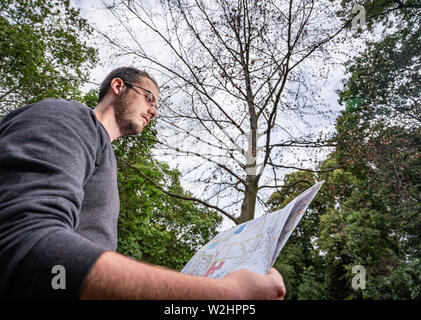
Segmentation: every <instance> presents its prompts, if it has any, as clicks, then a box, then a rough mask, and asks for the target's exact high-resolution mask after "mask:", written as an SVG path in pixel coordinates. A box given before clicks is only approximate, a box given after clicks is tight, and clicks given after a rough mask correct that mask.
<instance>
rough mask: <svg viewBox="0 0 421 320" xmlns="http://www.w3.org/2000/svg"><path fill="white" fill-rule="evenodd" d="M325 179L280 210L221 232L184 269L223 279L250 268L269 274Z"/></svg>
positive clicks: (188, 272) (197, 274)
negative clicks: (237, 271)
mask: <svg viewBox="0 0 421 320" xmlns="http://www.w3.org/2000/svg"><path fill="white" fill-rule="evenodd" d="M323 182H324V181H321V182H319V183H317V184H315V185H314V186H312V187H311V188H309V189H307V190H306V191H304V192H303V193H301V194H300V195H299V196H298V197H296V198H295V199H294V200H292V201H291V202H290V203H288V205H287V206H285V207H284V208H282V209H280V210H277V211H274V212H271V213H268V214H265V215H263V216H261V217H259V218H256V219H253V220H250V221H247V222H245V223H242V224H240V225H237V226H235V227H232V228H231V229H229V230H226V231H224V232H221V233H220V234H218V235H217V236H216V237H215V238H213V239H212V240H211V241H210V242H209V243H207V244H206V245H205V246H203V247H202V248H201V249H200V250H199V251H197V252H196V254H195V255H194V256H193V258H191V259H190V261H189V262H188V263H187V264H186V266H185V267H184V268H183V270H181V272H182V273H186V274H191V275H196V276H203V277H209V278H221V277H224V276H225V275H227V274H228V273H230V272H233V271H235V270H239V269H243V268H248V269H250V270H251V271H254V272H258V273H261V274H266V273H267V272H268V271H269V270H270V268H271V267H272V266H273V264H274V263H275V260H276V258H277V257H278V256H279V253H280V252H281V250H282V248H283V247H284V245H285V243H286V242H287V240H288V238H289V237H290V235H291V233H292V232H293V231H294V229H295V228H296V226H297V225H298V222H300V220H301V218H302V217H303V215H304V212H305V211H306V209H307V207H308V205H309V204H310V202H311V201H312V200H313V198H314V197H315V196H316V194H317V192H318V191H319V190H320V188H321V186H322V184H323Z"/></svg>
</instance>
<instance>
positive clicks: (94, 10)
mask: <svg viewBox="0 0 421 320" xmlns="http://www.w3.org/2000/svg"><path fill="white" fill-rule="evenodd" d="M71 3H72V5H73V6H75V7H77V8H79V9H80V12H81V15H82V16H83V17H84V18H85V19H87V20H88V22H89V23H90V24H92V25H93V26H94V27H95V28H97V29H99V30H101V31H104V30H107V29H108V26H109V25H110V24H113V23H114V22H115V20H114V19H113V17H112V15H111V14H110V13H109V12H107V11H106V10H104V4H103V1H98V0H72V1H71ZM107 3H110V2H109V1H108V2H107ZM150 3H151V5H153V1H151V2H150ZM140 36H141V37H142V41H144V42H147V41H150V48H152V49H153V50H155V52H156V54H162V52H161V50H160V48H159V47H157V45H156V42H154V40H153V39H150V38H148V35H146V34H142V35H140ZM88 41H89V44H91V45H92V46H94V47H96V48H98V49H99V55H100V61H101V62H100V64H99V65H98V66H97V67H96V68H95V69H94V70H92V73H91V81H92V82H94V83H98V84H99V83H101V82H102V80H103V79H104V78H105V76H106V75H107V74H108V73H109V72H110V71H111V70H112V69H114V68H116V67H119V66H125V65H130V64H131V60H130V59H128V58H125V57H120V58H118V59H114V60H111V59H110V56H111V53H112V50H111V48H110V47H109V45H108V44H106V43H105V42H104V41H103V40H101V39H100V38H92V39H88ZM163 59H167V58H163ZM151 73H152V72H151ZM344 77H345V75H344V70H343V68H340V67H338V68H336V69H333V70H332V71H331V73H330V75H329V77H328V79H327V81H326V82H325V83H324V84H323V85H322V89H321V92H320V93H321V96H323V97H324V100H325V103H327V105H328V108H330V109H332V110H334V111H335V112H337V113H338V112H339V110H342V109H343V107H342V106H340V105H339V104H338V95H337V93H336V90H338V89H340V88H342V84H341V80H342V79H343V78H344ZM90 88H95V85H94V84H92V83H89V84H87V85H86V86H85V87H84V88H83V91H88V90H89V89H90ZM307 120H309V121H311V119H307ZM315 121H319V120H316V119H315ZM323 127H324V128H325V130H327V131H329V130H333V129H334V117H332V121H331V123H325V124H324V125H323ZM320 128H321V127H320ZM320 128H319V129H320ZM306 157H307V158H308V157H309V155H307V154H304V153H303V154H301V158H303V159H305V158H306ZM163 160H165V161H166V162H167V163H170V165H171V164H172V163H171V161H172V160H171V158H168V157H167V158H166V157H163ZM290 160H292V161H294V158H291V159H290ZM178 165H180V164H178ZM183 165H186V164H183V163H182V164H181V166H183ZM190 165H191V164H190ZM196 174H199V175H200V172H197V173H196ZM182 182H183V186H184V187H185V188H186V189H188V190H191V191H193V193H194V190H197V187H195V185H194V184H193V183H190V182H188V181H187V180H183V178H182ZM268 192H269V190H268ZM270 192H272V191H270ZM197 196H199V197H200V194H197ZM257 210H259V212H262V208H259V207H258V208H257ZM233 225H234V224H233V222H231V221H230V220H227V219H224V223H223V227H222V229H226V228H228V227H230V226H233Z"/></svg>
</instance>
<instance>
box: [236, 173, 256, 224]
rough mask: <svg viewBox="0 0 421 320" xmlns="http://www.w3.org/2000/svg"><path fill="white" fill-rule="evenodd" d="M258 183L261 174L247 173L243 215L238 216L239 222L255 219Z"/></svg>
mask: <svg viewBox="0 0 421 320" xmlns="http://www.w3.org/2000/svg"><path fill="white" fill-rule="evenodd" d="M258 184H259V176H256V175H247V178H246V191H245V195H244V200H243V204H242V205H241V215H240V217H238V224H241V223H243V222H246V221H249V220H252V219H254V211H255V209H256V199H257V187H258Z"/></svg>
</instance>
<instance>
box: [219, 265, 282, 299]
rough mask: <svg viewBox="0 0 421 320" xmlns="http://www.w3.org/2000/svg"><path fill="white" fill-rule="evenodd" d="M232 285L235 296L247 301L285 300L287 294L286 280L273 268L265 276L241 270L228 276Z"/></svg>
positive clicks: (227, 279)
mask: <svg viewBox="0 0 421 320" xmlns="http://www.w3.org/2000/svg"><path fill="white" fill-rule="evenodd" d="M221 280H225V281H226V282H228V283H231V286H232V289H233V295H234V296H237V297H238V299H246V300H266V299H270V300H283V299H284V297H285V293H286V288H285V284H284V279H283V278H282V276H281V275H280V273H279V272H278V271H277V270H276V269H274V268H272V269H270V270H269V272H268V273H267V274H265V275H261V274H258V273H255V272H251V271H250V270H249V269H241V270H237V271H234V272H232V273H230V274H228V275H227V276H226V277H225V278H222V279H221Z"/></svg>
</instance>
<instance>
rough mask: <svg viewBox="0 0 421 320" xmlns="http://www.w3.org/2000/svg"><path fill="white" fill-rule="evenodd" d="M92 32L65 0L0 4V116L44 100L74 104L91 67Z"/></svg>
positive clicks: (18, 0)
mask: <svg viewBox="0 0 421 320" xmlns="http://www.w3.org/2000/svg"><path fill="white" fill-rule="evenodd" d="M91 34H92V28H91V27H90V26H89V25H88V23H87V22H86V21H85V20H84V19H83V18H81V17H80V15H79V11H78V10H75V9H74V8H72V7H71V6H70V2H69V1H68V0H30V1H28V0H0V61H1V63H0V74H1V76H0V114H6V113H8V112H10V111H11V110H13V109H15V108H17V107H20V106H22V105H24V104H28V103H32V102H35V101H39V100H42V99H43V98H46V97H57V98H65V99H80V92H79V90H78V89H79V87H80V85H81V84H83V82H84V81H86V80H87V78H88V72H89V71H90V69H91V68H92V67H94V66H95V64H96V63H97V51H96V49H94V48H92V47H90V46H88V45H87V43H86V41H85V40H82V39H84V38H86V37H88V36H89V35H91Z"/></svg>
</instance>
